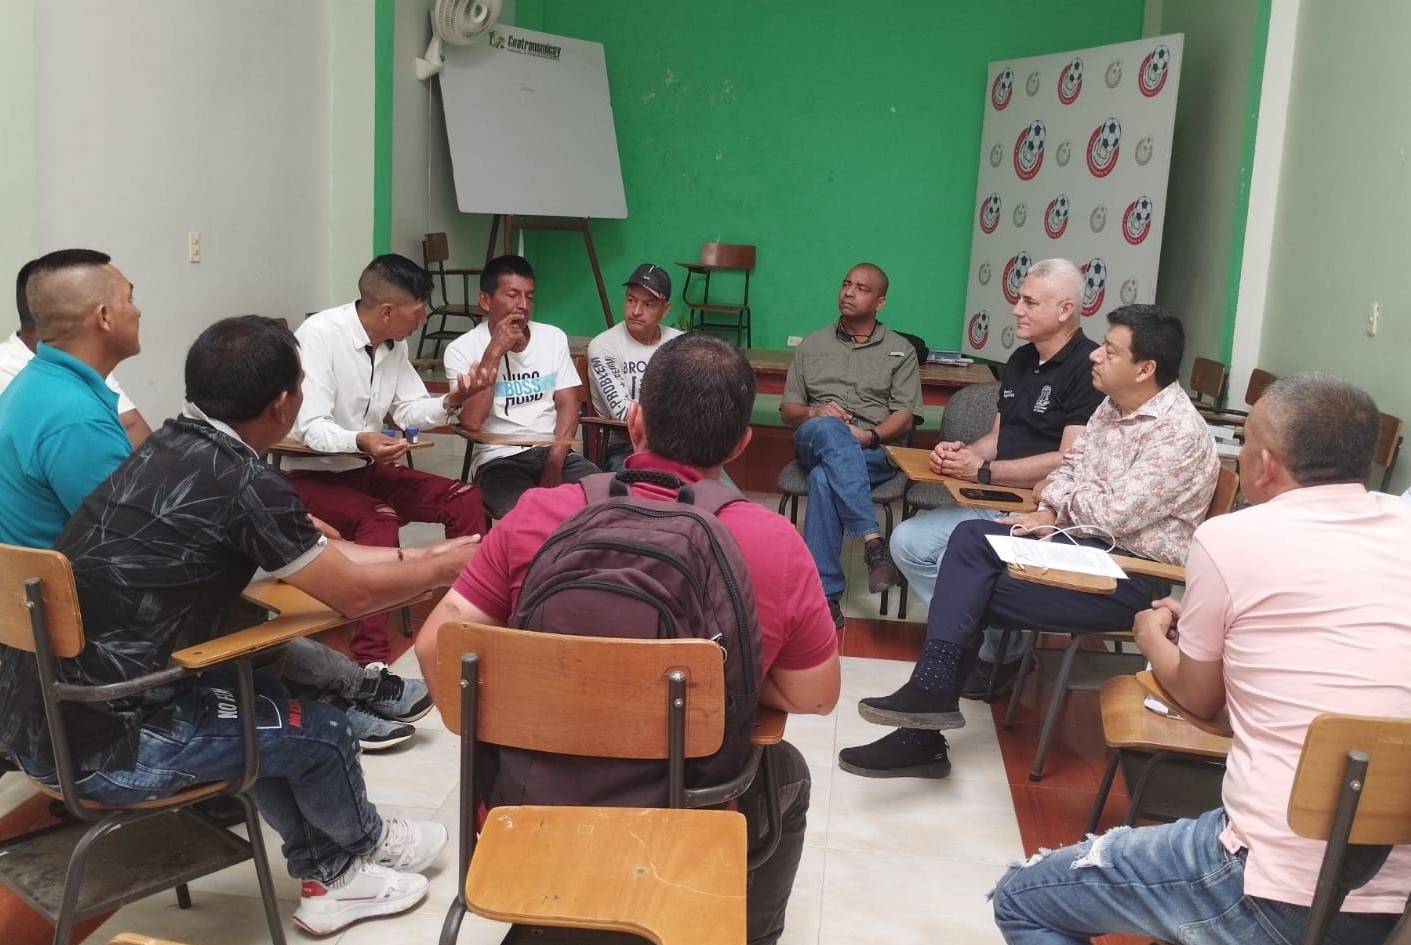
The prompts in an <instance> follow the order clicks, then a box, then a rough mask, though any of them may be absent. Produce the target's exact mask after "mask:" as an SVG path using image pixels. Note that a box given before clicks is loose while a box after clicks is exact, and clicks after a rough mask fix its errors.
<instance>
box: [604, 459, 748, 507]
mask: <svg viewBox="0 0 1411 945" xmlns="http://www.w3.org/2000/svg"><path fill="white" fill-rule="evenodd" d="M634 482H648V483H651V484H652V485H656V486H661V487H663V488H666V489H675V490H676V501H678V502H683V503H685V504H686V505H691V506H694V507H695V508H698V509H700V510H701V511H702V512H707V513H709V514H711V515H715V514H717V513H719V511H720V510H721V509H723V508H724V507H725V506H727V505H729V504H730V503H732V502H743V501H745V497H744V496H743V495H741V494H740V492H739V490H737V489H732V488H731V487H729V486H727V485H725V483H723V482H721V481H720V480H719V479H711V478H709V477H707V478H704V479H701V480H700V481H698V482H695V483H686V482H683V481H682V480H681V478H680V477H679V476H676V475H674V474H672V473H669V472H660V471H658V470H655V469H624V470H622V471H621V472H617V473H600V474H598V475H596V476H586V477H584V478H583V479H581V480H579V482H578V484H579V485H580V486H582V487H583V494H584V496H585V497H587V500H588V504H589V505H593V504H594V503H597V502H606V501H607V500H608V499H611V498H618V497H622V496H626V495H627V494H628V491H627V487H628V486H629V485H631V484H632V483H634Z"/></svg>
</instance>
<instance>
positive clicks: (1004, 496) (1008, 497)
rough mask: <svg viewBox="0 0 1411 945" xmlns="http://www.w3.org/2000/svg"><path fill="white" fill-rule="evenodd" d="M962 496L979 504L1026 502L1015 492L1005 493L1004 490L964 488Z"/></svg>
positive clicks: (961, 492)
mask: <svg viewBox="0 0 1411 945" xmlns="http://www.w3.org/2000/svg"><path fill="white" fill-rule="evenodd" d="M960 494H961V495H963V496H965V498H967V499H974V500H975V501H977V502H1015V503H1021V502H1023V501H1024V498H1023V496H1020V495H1017V494H1016V493H1013V492H1005V491H1003V490H1002V489H966V488H962V489H961V490H960Z"/></svg>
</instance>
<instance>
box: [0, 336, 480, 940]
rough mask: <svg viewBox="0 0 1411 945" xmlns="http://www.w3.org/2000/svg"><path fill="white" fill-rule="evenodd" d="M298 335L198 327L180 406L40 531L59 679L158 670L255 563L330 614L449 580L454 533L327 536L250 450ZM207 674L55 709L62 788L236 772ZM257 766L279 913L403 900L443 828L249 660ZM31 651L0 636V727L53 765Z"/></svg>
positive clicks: (221, 697) (295, 367)
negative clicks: (69, 636)
mask: <svg viewBox="0 0 1411 945" xmlns="http://www.w3.org/2000/svg"><path fill="white" fill-rule="evenodd" d="M301 378H302V368H301V366H300V361H299V350H298V342H297V341H296V340H295V339H294V336H293V335H292V334H290V333H289V331H288V330H287V329H285V328H281V327H280V326H279V325H277V324H276V323H275V322H273V321H272V320H270V319H267V318H261V317H259V316H244V317H241V318H231V319H226V320H224V321H222V322H218V323H216V324H215V325H212V326H211V327H210V328H208V329H206V331H204V332H202V334H201V336H200V337H199V338H198V339H197V340H196V342H195V344H194V345H193V346H192V348H191V351H190V353H189V354H188V355H187V359H186V392H187V400H188V401H189V403H188V404H187V408H186V411H185V413H184V415H183V416H181V417H179V418H177V419H174V420H169V421H168V422H167V423H166V424H165V425H164V426H163V427H162V428H161V429H160V430H159V431H158V432H156V433H155V434H153V435H152V436H151V437H150V438H149V439H148V440H147V441H146V442H145V443H144V444H143V445H142V446H141V447H140V448H138V449H137V450H136V451H135V452H134V453H133V454H132V456H131V457H129V458H128V459H127V460H126V461H125V462H124V463H123V464H122V465H121V466H119V467H118V469H117V470H116V471H115V472H114V473H113V474H112V476H110V477H109V478H108V479H107V480H105V481H104V482H103V483H102V484H101V485H99V486H98V488H97V489H96V490H94V492H93V493H92V494H91V495H89V497H88V498H87V499H85V500H84V501H83V503H82V505H80V507H79V509H78V511H77V512H76V513H75V514H74V516H73V518H72V519H70V521H69V523H68V525H67V526H66V527H65V529H64V531H63V532H62V534H60V536H59V539H58V541H57V542H56V543H55V548H56V550H58V551H61V552H63V553H64V554H65V555H67V556H68V558H69V560H70V561H71V562H72V564H73V571H74V582H75V586H76V587H77V590H78V595H79V601H80V604H81V606H82V609H83V613H84V629H85V636H86V640H87V645H86V646H85V648H84V650H83V652H82V653H80V654H79V655H78V656H77V657H76V658H74V659H71V660H61V661H60V670H59V671H60V676H61V677H62V679H63V681H65V682H74V683H81V684H106V683H113V682H118V681H121V680H125V679H130V678H133V677H136V676H140V675H143V674H146V673H150V672H154V671H157V670H159V669H163V668H166V667H167V666H168V665H169V663H170V657H171V653H172V652H173V651H175V650H177V649H181V648H183V647H186V646H191V645H193V644H196V643H200V642H202V641H204V640H208V639H210V638H211V637H213V636H215V635H216V634H217V633H218V632H219V630H218V628H219V627H220V624H221V620H222V617H223V616H224V615H225V614H226V613H227V612H228V611H229V610H230V608H231V606H232V605H233V604H234V603H235V602H236V600H237V599H238V598H239V596H240V592H241V590H242V589H243V588H244V587H245V585H246V584H247V583H248V582H249V580H250V578H251V576H252V575H253V574H254V572H255V570H256V569H257V568H264V569H265V570H267V571H269V572H270V573H271V574H274V575H275V576H276V577H279V578H281V579H283V580H285V581H287V582H288V583H290V584H292V585H294V586H295V587H298V588H300V589H301V590H304V591H305V592H307V593H309V594H310V595H311V596H313V597H315V598H317V599H318V600H319V601H321V602H323V603H325V604H327V605H329V606H330V607H332V608H334V609H335V610H338V611H339V612H340V613H344V614H348V615H357V614H361V613H366V612H370V611H373V610H376V609H378V608H383V607H387V606H389V605H391V604H393V603H395V602H396V601H398V600H401V599H404V598H406V597H408V596H411V595H413V594H415V593H416V592H418V591H421V590H424V589H426V588H430V587H437V586H443V585H449V584H450V583H451V581H452V580H453V579H454V578H455V576H456V574H457V573H459V571H460V569H461V567H462V566H463V565H464V563H465V562H466V560H467V559H468V558H469V556H470V554H471V553H472V551H473V550H474V547H475V542H476V539H474V538H461V539H454V540H451V541H446V542H442V543H440V544H438V545H433V546H430V547H428V548H424V549H416V550H407V551H405V552H401V553H399V552H398V550H397V549H392V548H370V547H363V546H360V545H354V544H351V543H349V542H342V541H332V542H330V541H328V540H326V539H325V538H324V537H323V536H322V535H321V534H320V533H319V531H318V530H317V529H316V528H315V527H314V526H313V524H312V522H310V520H309V518H308V514H307V513H306V511H305V509H304V506H303V504H302V503H301V502H300V501H299V497H298V495H297V494H296V493H295V492H294V490H293V488H292V487H291V486H290V485H289V484H288V483H287V482H286V481H285V479H284V478H283V477H282V476H280V475H279V474H278V473H276V472H275V471H274V470H273V469H272V468H271V467H269V466H268V465H266V464H265V463H264V462H263V461H262V460H261V459H260V457H261V456H262V455H263V454H264V452H265V451H266V450H267V449H268V448H269V447H270V446H272V445H273V444H274V443H276V442H278V441H279V440H280V439H282V438H283V437H284V436H285V434H286V433H287V432H288V431H289V428H290V425H291V424H292V423H293V420H294V417H295V416H296V415H297V414H298V410H299V405H300V403H301V402H302V399H303V398H302V394H301V391H300V382H301ZM230 685H231V681H230V680H229V679H227V678H222V674H220V673H218V672H217V673H208V674H206V675H204V676H202V677H201V678H199V679H184V680H182V681H180V682H178V683H177V684H175V685H173V686H169V687H163V688H161V689H156V690H151V691H149V692H147V693H145V694H143V695H142V696H139V697H132V698H129V699H123V700H116V701H112V702H105V703H95V704H92V705H74V706H70V707H69V709H67V710H66V715H67V721H68V731H69V735H70V744H71V746H72V749H73V752H74V763H75V767H76V768H77V769H78V775H79V778H80V780H79V791H80V793H81V794H82V795H83V796H84V797H86V798H88V799H90V800H94V801H99V802H105V801H106V802H132V801H139V800H143V799H147V798H154V797H164V796H168V795H170V794H174V793H176V792H178V791H181V790H184V789H186V788H187V787H189V786H190V785H191V784H193V783H197V782H205V781H215V780H220V779H224V778H230V777H233V776H236V775H237V774H238V772H239V770H240V768H241V765H242V758H241V751H240V740H239V738H238V732H239V720H238V719H237V718H232V717H231V716H232V715H233V714H234V713H232V712H231V711H230V708H229V703H230V702H232V701H233V700H232V699H231V698H230V693H229V686H230ZM256 685H257V688H258V690H259V696H258V699H257V702H258V709H257V711H258V713H259V716H260V718H259V725H258V728H257V740H258V747H259V753H260V774H261V778H260V780H258V781H257V782H256V783H255V786H254V788H253V790H252V793H253V795H254V798H255V802H256V804H257V805H258V806H259V808H260V812H261V814H263V816H264V817H265V819H266V820H268V821H269V822H270V824H271V825H272V826H273V827H274V828H275V829H276V830H277V831H278V832H279V834H280V836H281V837H282V838H283V840H284V846H283V851H284V855H285V857H286V859H287V860H288V865H289V871H290V873H291V874H292V875H293V876H295V877H297V878H299V879H301V880H303V887H302V898H301V902H300V905H299V908H298V910H297V911H296V912H295V915H294V920H295V922H296V923H298V924H299V925H300V926H302V927H303V928H305V929H307V930H308V931H310V932H313V933H315V934H327V933H330V932H334V931H337V930H338V929H340V928H343V927H345V926H346V925H348V924H349V923H351V922H354V921H357V920H358V919H363V918H368V917H371V916H378V915H390V914H393V913H397V912H402V911H405V910H406V909H409V908H411V907H412V906H413V905H415V904H416V903H417V902H418V901H420V900H421V898H422V897H423V896H424V895H425V893H426V888H427V880H426V878H425V877H423V876H421V875H419V874H420V872H421V871H422V870H424V869H426V868H427V867H428V866H429V865H430V864H431V863H432V862H433V861H434V860H435V858H436V856H437V855H438V854H439V852H440V851H441V849H442V847H443V846H444V845H445V842H446V832H445V828H443V827H441V826H440V825H438V824H435V823H431V822H416V821H407V820H402V819H399V818H388V819H386V820H384V819H383V818H382V817H380V816H379V815H378V813H377V810H376V809H375V808H374V807H373V806H372V805H371V804H370V803H368V800H367V792H366V788H365V785H364V781H363V775H362V767H361V763H360V758H359V751H358V745H357V742H356V740H355V739H354V738H353V735H352V732H351V731H350V730H349V728H348V722H347V718H346V716H344V715H343V714H342V713H341V712H340V711H339V710H337V709H335V708H333V707H331V706H327V705H324V704H323V703H319V702H312V701H309V702H303V701H300V700H297V699H291V698H290V697H289V695H288V693H287V692H285V691H284V689H283V687H282V686H281V685H280V683H279V682H278V680H277V679H275V678H274V677H273V676H269V675H266V674H264V673H257V674H256ZM47 739H48V735H47V731H46V724H45V721H44V714H43V709H42V706H41V704H40V697H39V687H38V681H37V679H36V664H35V661H34V658H33V657H32V656H31V655H29V654H25V653H19V652H17V651H10V650H6V649H4V648H0V742H4V743H5V744H7V745H8V746H9V747H10V749H11V751H12V752H13V754H14V756H15V758H16V759H17V760H18V761H19V763H20V765H21V766H22V767H23V768H25V770H26V771H28V772H29V773H30V774H32V775H33V776H35V777H37V778H39V779H40V780H44V781H47V782H49V783H54V781H55V774H54V763H53V758H52V755H51V752H50V749H49V746H48V740H47Z"/></svg>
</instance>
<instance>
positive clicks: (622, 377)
mask: <svg viewBox="0 0 1411 945" xmlns="http://www.w3.org/2000/svg"><path fill="white" fill-rule="evenodd" d="M623 285H625V286H627V298H626V300H625V301H624V302H623V303H622V321H620V322H618V323H617V324H616V325H613V326H612V327H611V328H609V329H608V330H607V331H605V332H603V333H601V334H600V335H598V336H597V337H596V338H594V339H593V340H592V341H591V342H589V343H588V389H589V391H591V392H592V395H593V409H594V410H596V411H597V412H598V415H599V416H603V417H612V418H614V419H617V420H626V419H627V407H628V405H629V404H631V403H632V402H633V401H634V400H636V399H637V386H638V385H639V384H640V383H641V382H642V374H643V373H644V372H645V371H646V370H647V362H648V361H650V360H651V359H652V355H653V354H655V353H656V350H657V348H659V347H661V344H662V342H664V341H669V340H671V339H672V338H675V337H676V336H677V335H679V334H681V332H680V330H679V329H676V328H671V327H669V326H666V325H663V324H662V323H661V322H662V319H664V318H665V317H666V314H667V312H669V311H670V310H671V277H670V276H669V275H667V274H666V270H665V269H663V268H661V267H660V266H657V265H653V264H652V263H642V264H641V265H640V266H638V267H637V268H636V269H635V270H633V272H632V277H631V278H629V279H628V280H627V281H626V282H624V283H623ZM631 453H632V442H631V441H630V440H628V439H627V436H626V434H625V433H614V434H613V436H612V438H611V439H610V440H609V441H608V447H607V451H606V452H605V453H604V454H603V466H604V467H605V468H607V469H609V470H612V471H616V470H619V469H621V468H622V465H623V463H625V462H626V461H627V457H628V456H630V455H631Z"/></svg>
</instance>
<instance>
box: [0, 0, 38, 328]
mask: <svg viewBox="0 0 1411 945" xmlns="http://www.w3.org/2000/svg"><path fill="white" fill-rule="evenodd" d="M0 128H4V129H5V149H4V157H3V158H0V207H4V208H5V209H4V215H3V222H0V293H3V294H0V332H3V333H4V335H6V336H8V335H9V333H10V332H12V331H14V329H15V328H16V326H18V325H19V316H18V315H17V314H16V313H15V304H14V302H12V301H10V299H12V298H13V294H12V290H11V287H12V286H13V285H14V284H15V283H14V274H15V273H16V272H17V271H19V268H20V266H22V265H24V263H25V261H26V260H29V259H33V258H34V256H35V254H36V253H37V252H38V245H39V209H38V194H37V190H38V188H37V187H36V184H37V182H38V165H37V164H36V161H37V160H38V151H37V145H36V142H35V113H34V2H33V0H6V2H4V3H0Z"/></svg>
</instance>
